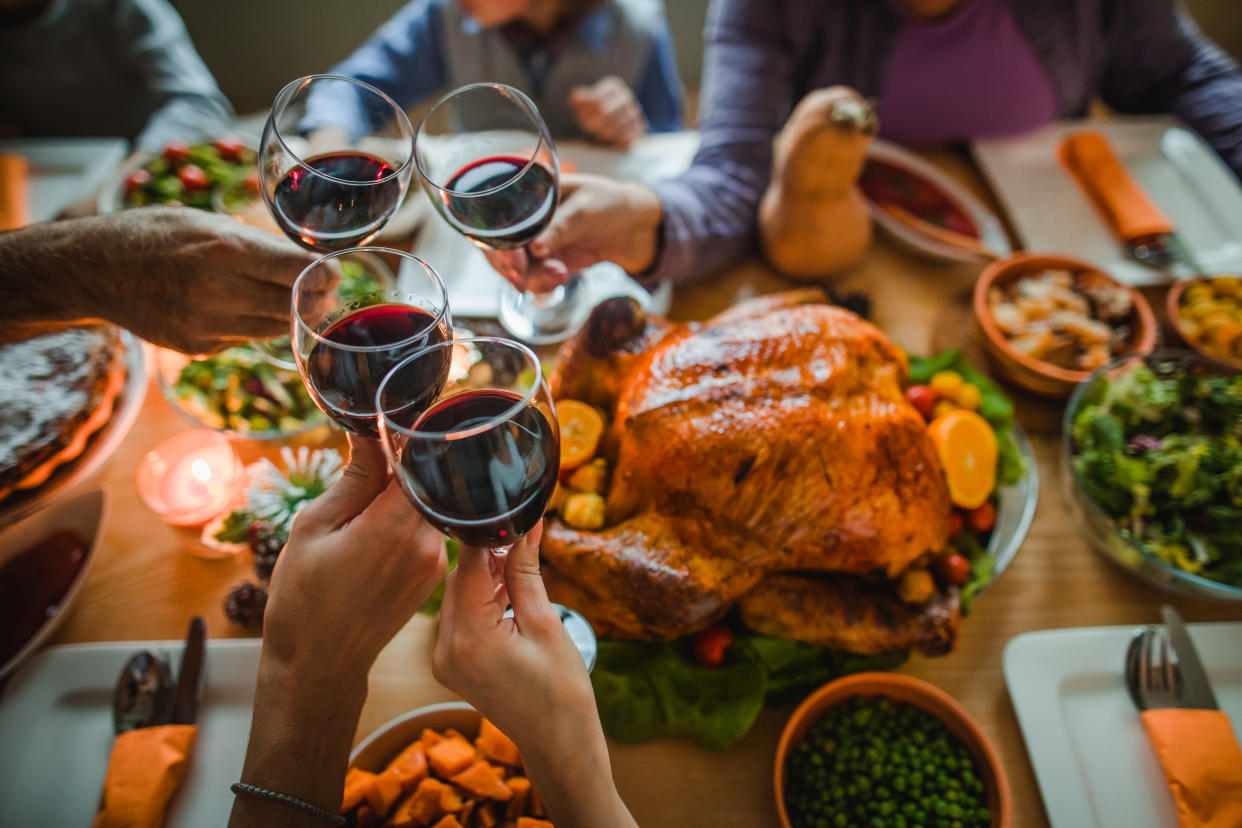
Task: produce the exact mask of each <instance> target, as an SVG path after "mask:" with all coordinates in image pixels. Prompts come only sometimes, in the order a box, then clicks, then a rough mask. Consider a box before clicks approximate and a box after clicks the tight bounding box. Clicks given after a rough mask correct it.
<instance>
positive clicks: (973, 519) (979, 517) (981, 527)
mask: <svg viewBox="0 0 1242 828" xmlns="http://www.w3.org/2000/svg"><path fill="white" fill-rule="evenodd" d="M966 522H967V523H968V524H969V525H970V528H971V529H973V530H974V531H976V532H981V533H982V532H991V531H992V529H993V527H995V526H996V507H995V506H993V505H992V504H991V503H985V504H983V505H982V506H980V507H979V508H978V509H971V510H970V511H969V512H967V513H966Z"/></svg>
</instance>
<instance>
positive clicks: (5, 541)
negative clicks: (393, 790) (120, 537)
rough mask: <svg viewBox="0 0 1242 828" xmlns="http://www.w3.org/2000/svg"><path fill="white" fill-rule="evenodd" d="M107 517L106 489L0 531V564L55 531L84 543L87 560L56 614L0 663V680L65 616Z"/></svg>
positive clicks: (68, 500)
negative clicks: (71, 533)
mask: <svg viewBox="0 0 1242 828" xmlns="http://www.w3.org/2000/svg"><path fill="white" fill-rule="evenodd" d="M107 515H108V492H107V490H105V489H92V490H90V491H86V492H82V493H81V494H77V495H74V496H73V497H68V498H65V499H63V500H59V501H57V502H55V503H53V504H52V505H50V506H48V507H47V508H46V509H43V510H42V511H39V512H36V513H35V514H34V515H32V516H31V517H30V519H29V520H24V521H22V522H21V523H18V524H14V525H13V526H10V527H8V528H7V529H5V530H3V531H0V565H2V564H5V563H7V562H8V561H9V560H11V559H12V558H13V557H15V556H17V555H19V554H21V553H22V552H25V551H26V550H27V549H30V548H31V547H33V546H34V545H35V544H38V543H41V542H43V541H45V540H47V539H48V538H49V537H51V536H52V535H54V534H56V533H57V532H63V531H69V532H73V533H74V534H75V535H77V536H78V537H79V538H81V539H82V540H84V541H86V543H87V548H86V557H84V558H83V559H82V562H81V563H80V564H79V565H78V571H77V572H76V573H75V574H74V576H73V581H72V582H71V583H70V584H69V589H68V590H67V591H66V592H65V595H64V597H63V598H61V600H60V603H59V604H58V605H57V609H56V612H55V614H54V615H52V616H51V617H50V618H48V619H47V620H46V621H44V622H43V625H42V626H41V627H39V629H38V631H37V632H35V634H34V635H33V636H32V637H31V638H30V640H29V641H27V642H26V644H25V646H24V647H22V648H21V649H20V650H18V651H17V652H16V653H14V654H13V657H12V658H10V659H9V660H8V661H6V662H4V663H3V664H0V679H4V678H5V677H6V676H8V675H9V673H11V672H13V671H14V670H16V669H17V668H18V667H19V666H21V665H22V664H23V663H24V662H25V661H26V660H27V659H29V658H30V657H31V656H32V655H34V654H35V652H36V651H37V650H38V649H39V648H40V647H42V646H43V645H44V644H45V643H46V642H47V640H48V639H49V638H51V637H52V635H53V633H55V632H56V630H57V629H58V628H59V627H60V625H61V624H62V623H64V620H65V618H67V617H68V615H69V611H70V610H71V609H72V608H73V604H74V602H75V601H76V600H77V597H78V593H79V592H80V591H81V589H82V582H83V581H84V580H86V573H87V572H88V571H90V568H91V564H93V563H94V562H95V553H96V552H97V551H98V549H99V540H100V538H102V537H103V531H104V524H105V521H106V519H107Z"/></svg>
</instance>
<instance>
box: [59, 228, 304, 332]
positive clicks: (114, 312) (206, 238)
mask: <svg viewBox="0 0 1242 828" xmlns="http://www.w3.org/2000/svg"><path fill="white" fill-rule="evenodd" d="M85 221H87V222H91V223H92V224H93V225H94V234H93V236H94V238H93V241H92V242H91V246H92V247H93V248H94V249H93V250H90V251H89V252H90V254H91V255H92V256H96V257H102V259H103V267H102V268H99V267H98V266H97V265H98V263H96V270H95V272H94V273H92V274H90V278H84V279H81V280H79V283H80V285H81V294H82V295H81V296H80V297H79V299H78V303H79V308H78V310H79V311H81V312H82V315H83V316H88V317H90V316H93V317H102V318H105V319H107V320H109V321H111V322H115V323H116V324H118V325H121V326H123V327H126V328H128V329H129V330H131V331H133V332H134V333H135V334H137V335H138V336H140V337H142V338H143V339H146V340H147V341H149V342H152V343H154V344H156V345H161V346H164V347H169V348H175V349H177V350H179V351H182V352H185V353H192V354H197V353H211V352H213V351H218V350H221V349H222V348H226V347H228V346H230V345H237V344H240V343H243V342H246V341H248V340H249V339H252V338H263V337H271V336H279V335H280V334H282V333H288V331H289V307H290V288H291V287H292V285H293V282H294V281H295V280H296V279H297V277H298V274H299V273H300V272H301V271H302V269H303V268H305V267H306V266H307V265H309V264H310V263H311V262H312V261H314V259H315V256H314V255H313V254H311V253H309V252H307V251H304V250H302V249H300V248H299V247H297V246H296V245H294V244H293V243H292V242H290V241H288V240H286V239H283V238H281V237H280V236H277V235H276V234H274V233H268V232H265V231H263V230H259V229H258V228H255V227H251V226H249V225H247V224H244V223H243V222H240V221H237V220H235V219H232V218H229V217H227V216H222V215H216V214H214V213H206V212H203V211H201V210H191V209H189V208H185V207H152V208H144V209H138V210H126V211H124V212H121V213H114V214H112V215H109V216H101V217H98V218H94V219H87V220H85ZM101 273H102V274H106V276H105V277H104V278H100V276H99V274H101Z"/></svg>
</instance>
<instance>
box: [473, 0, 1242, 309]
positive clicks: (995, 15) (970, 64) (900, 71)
mask: <svg viewBox="0 0 1242 828" xmlns="http://www.w3.org/2000/svg"><path fill="white" fill-rule="evenodd" d="M705 39H706V53H705V57H704V71H703V78H704V81H703V89H702V93H701V97H700V114H701V117H700V127H699V129H700V132H701V134H702V146H701V149H700V150H699V153H698V155H697V156H696V157H695V159H694V163H693V164H692V166H691V167H690V169H689V170H687V171H686V172H685V173H683V174H682V175H680V176H679V177H677V178H674V179H672V180H669V181H664V182H661V183H659V184H657V185H655V186H654V187H645V186H642V185H639V184H635V183H631V182H618V181H611V180H608V179H604V178H598V177H591V176H566V177H565V186H564V197H563V203H562V205H561V207H560V208H559V209H558V210H557V213H556V217H555V219H554V221H553V223H552V225H550V226H549V228H548V229H547V230H546V231H545V232H544V234H543V235H542V236H540V237H539V238H538V239H536V240H535V241H534V242H532V244H531V246H530V251H531V252H532V253H533V254H534V255H535V256H539V257H542V258H543V261H541V262H539V264H538V265H531V264H529V263H528V262H526V261H525V260H517V261H513V260H510V261H505V262H497V265H498V269H500V270H502V272H504V273H505V274H506V276H507V277H508V278H509V279H510V280H511V281H514V282H515V283H517V284H521V283H523V282H524V281H525V280H526V279H527V278H530V277H531V276H532V275H538V276H539V277H541V278H543V279H552V280H555V279H560V278H564V274H565V273H567V272H572V271H573V270H576V269H578V268H581V267H584V266H586V265H589V264H591V263H593V262H596V261H601V260H610V261H614V262H616V263H617V264H619V265H621V266H622V267H624V268H625V269H626V270H627V271H629V272H630V273H633V274H638V275H639V277H640V278H642V279H643V280H645V281H654V280H657V279H664V278H674V279H676V278H685V277H689V276H693V275H697V274H701V273H704V272H707V271H710V270H713V269H715V268H718V267H721V266H724V265H727V264H729V263H731V262H733V261H736V260H737V259H738V258H739V257H741V256H743V255H745V254H747V253H749V252H750V251H751V250H752V249H754V247H755V241H756V218H755V216H756V209H757V206H758V203H759V199H760V198H761V197H762V195H763V192H764V190H765V188H766V187H767V185H768V180H769V176H770V170H771V165H772V138H773V137H774V136H775V135H776V134H777V132H779V131H780V129H781V127H782V125H783V124H784V122H785V120H786V118H787V117H788V116H789V113H790V111H791V110H792V109H793V107H794V105H795V104H797V102H798V101H799V100H800V99H801V98H802V97H803V96H804V95H806V94H807V93H808V92H811V91H812V90H815V89H819V88H822V87H826V86H831V85H836V84H842V85H847V86H850V87H853V88H854V89H855V90H857V91H858V92H859V93H860V94H862V95H864V96H867V97H873V96H874V97H877V98H879V99H880V109H879V115H880V121H881V133H880V134H881V135H882V136H884V137H887V138H890V139H892V140H896V141H900V142H902V143H905V144H912V145H919V144H926V143H943V142H953V141H961V140H965V139H968V138H977V137H998V136H1004V135H1011V134H1017V133H1020V132H1024V131H1026V130H1029V129H1032V128H1035V127H1038V126H1040V125H1041V124H1044V123H1047V122H1049V121H1052V120H1054V119H1056V118H1061V117H1073V116H1081V115H1083V114H1084V113H1085V112H1086V110H1087V106H1088V104H1089V103H1091V102H1092V100H1094V99H1096V98H1099V99H1102V100H1103V101H1104V102H1105V103H1106V104H1108V105H1109V106H1110V107H1112V108H1113V109H1115V110H1117V111H1119V112H1122V113H1155V112H1167V113H1172V114H1174V115H1177V116H1178V117H1180V118H1181V119H1182V120H1184V121H1186V122H1187V123H1188V124H1190V125H1191V126H1192V127H1194V128H1195V129H1196V130H1197V131H1198V132H1199V134H1200V135H1202V136H1203V137H1204V138H1205V139H1206V140H1207V142H1208V143H1209V144H1210V145H1211V146H1213V147H1214V148H1215V149H1216V151H1217V152H1218V153H1220V155H1221V157H1222V158H1224V160H1225V161H1226V163H1227V164H1228V165H1229V166H1230V167H1231V168H1232V169H1233V170H1234V172H1235V173H1238V174H1239V175H1242V74H1239V71H1238V66H1237V64H1236V63H1235V62H1234V61H1232V60H1231V59H1230V58H1229V57H1227V56H1226V55H1225V54H1224V53H1223V52H1222V51H1221V50H1220V49H1219V48H1218V47H1217V46H1216V45H1215V44H1213V43H1212V42H1211V41H1210V40H1208V39H1207V38H1205V37H1204V36H1203V35H1202V33H1201V32H1200V31H1199V30H1198V28H1197V27H1196V26H1195V24H1194V22H1193V21H1192V20H1191V19H1190V18H1189V17H1188V16H1187V15H1186V14H1185V13H1183V12H1182V11H1181V10H1179V9H1178V8H1177V6H1176V4H1175V3H1174V0H782V1H781V2H774V0H713V3H712V5H711V9H710V11H709V13H708V20H707V27H706V31H705ZM536 269H538V270H539V273H538V274H535V273H534V272H535V270H536Z"/></svg>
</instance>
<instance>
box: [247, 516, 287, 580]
mask: <svg viewBox="0 0 1242 828" xmlns="http://www.w3.org/2000/svg"><path fill="white" fill-rule="evenodd" d="M284 548H285V540H284V538H282V537H280V536H279V535H277V534H276V533H275V532H273V531H272V530H271V528H270V527H269V526H268V525H267V524H265V523H260V522H259V521H255V522H254V523H252V524H250V551H251V552H252V553H253V554H254V574H255V575H257V576H258V577H259V578H260V580H263V581H270V580H271V579H272V570H273V569H275V568H276V559H277V558H278V557H280V552H281V550H282V549H284Z"/></svg>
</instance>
